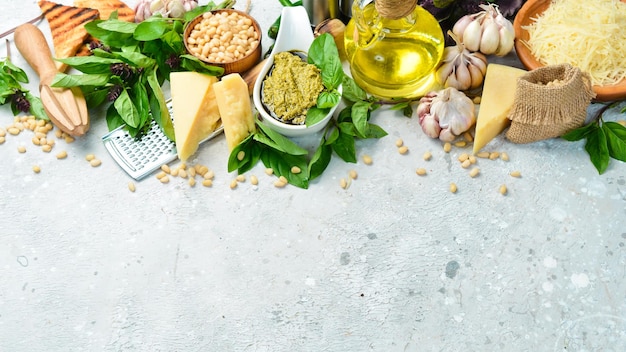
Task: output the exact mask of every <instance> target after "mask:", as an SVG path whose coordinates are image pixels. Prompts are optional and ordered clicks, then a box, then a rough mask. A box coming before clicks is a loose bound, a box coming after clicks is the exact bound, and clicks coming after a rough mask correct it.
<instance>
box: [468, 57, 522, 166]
mask: <svg viewBox="0 0 626 352" xmlns="http://www.w3.org/2000/svg"><path fill="white" fill-rule="evenodd" d="M526 72H527V71H525V70H522V69H519V68H515V67H511V66H505V65H500V64H489V65H487V73H486V74H485V83H484V86H483V94H482V97H481V99H480V108H479V110H478V117H477V118H476V134H475V136H474V148H473V153H474V154H476V153H477V152H478V151H479V150H480V149H481V148H482V147H484V146H485V145H487V143H489V142H490V141H491V140H492V139H493V138H494V137H495V136H497V135H498V134H500V133H501V132H502V131H504V129H505V128H506V127H507V126H508V125H509V124H510V120H509V119H508V118H507V115H508V113H509V111H510V110H511V107H512V106H513V100H514V98H515V90H516V86H517V79H518V78H519V77H520V76H522V75H523V74H525V73H526Z"/></svg>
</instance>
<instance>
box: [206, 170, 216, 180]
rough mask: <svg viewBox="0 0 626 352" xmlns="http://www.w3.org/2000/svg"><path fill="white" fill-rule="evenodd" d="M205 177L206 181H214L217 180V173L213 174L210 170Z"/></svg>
mask: <svg viewBox="0 0 626 352" xmlns="http://www.w3.org/2000/svg"><path fill="white" fill-rule="evenodd" d="M203 177H204V179H205V180H212V179H214V178H215V172H213V170H208V171H207V172H206V173H205V174H204V176H203Z"/></svg>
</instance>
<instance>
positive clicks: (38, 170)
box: [33, 165, 41, 174]
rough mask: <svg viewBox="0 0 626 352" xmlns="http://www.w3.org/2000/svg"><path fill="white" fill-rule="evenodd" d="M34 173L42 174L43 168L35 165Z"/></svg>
mask: <svg viewBox="0 0 626 352" xmlns="http://www.w3.org/2000/svg"><path fill="white" fill-rule="evenodd" d="M33 172H34V173H36V174H38V173H40V172H41V168H40V167H39V166H38V165H34V166H33Z"/></svg>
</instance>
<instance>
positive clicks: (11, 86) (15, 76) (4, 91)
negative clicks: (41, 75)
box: [0, 57, 49, 120]
mask: <svg viewBox="0 0 626 352" xmlns="http://www.w3.org/2000/svg"><path fill="white" fill-rule="evenodd" d="M24 83H28V76H27V75H26V72H24V70H22V69H21V68H19V67H18V66H16V65H15V64H13V63H12V62H11V60H10V59H9V58H8V57H7V58H5V59H3V60H0V105H5V104H7V103H8V104H11V111H12V112H13V115H18V114H19V113H20V112H25V113H30V114H31V115H33V116H35V117H36V118H38V119H42V120H49V118H48V115H47V114H46V110H45V109H44V107H43V104H42V103H41V99H39V97H36V96H34V95H33V94H32V93H31V92H30V91H29V90H28V89H25V88H24V87H23V86H22V84H24Z"/></svg>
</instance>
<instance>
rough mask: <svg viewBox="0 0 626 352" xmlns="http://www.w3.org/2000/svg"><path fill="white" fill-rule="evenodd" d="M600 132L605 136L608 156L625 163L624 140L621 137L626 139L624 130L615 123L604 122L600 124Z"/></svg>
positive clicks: (625, 144) (625, 140) (625, 130)
mask: <svg viewBox="0 0 626 352" xmlns="http://www.w3.org/2000/svg"><path fill="white" fill-rule="evenodd" d="M602 130H604V134H605V135H606V141H607V145H608V147H609V156H611V157H612V158H613V159H617V160H621V161H626V139H623V138H622V136H624V137H626V128H625V127H624V126H622V125H620V124H619V123H617V122H605V123H603V124H602ZM620 134H622V136H620Z"/></svg>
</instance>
